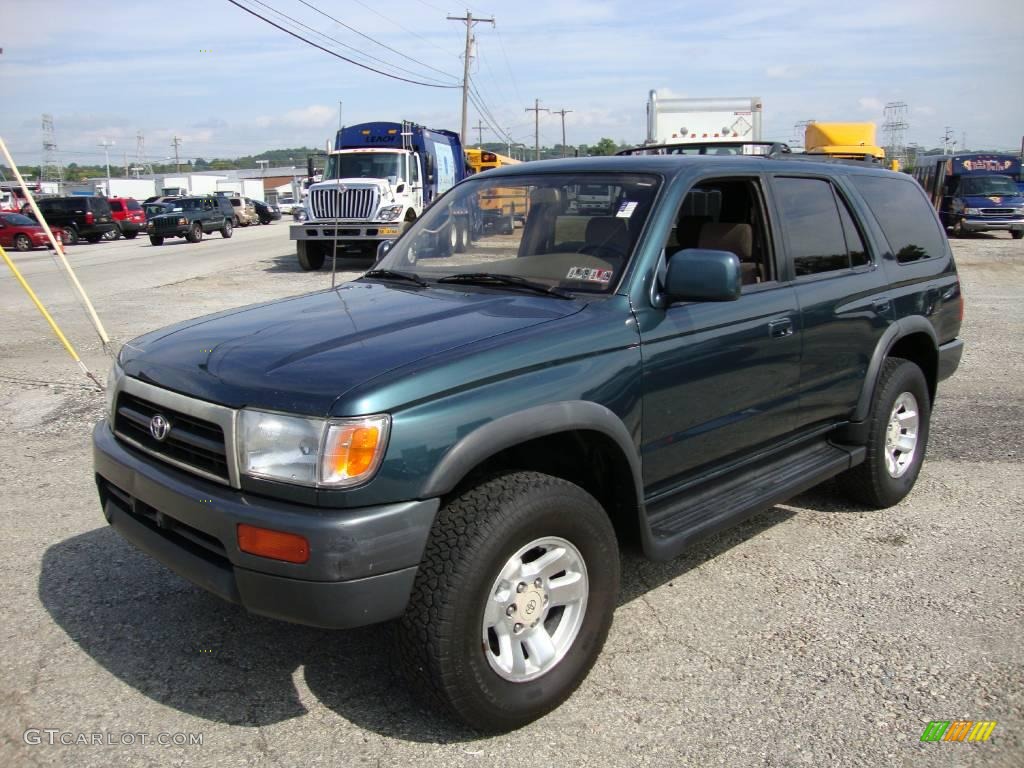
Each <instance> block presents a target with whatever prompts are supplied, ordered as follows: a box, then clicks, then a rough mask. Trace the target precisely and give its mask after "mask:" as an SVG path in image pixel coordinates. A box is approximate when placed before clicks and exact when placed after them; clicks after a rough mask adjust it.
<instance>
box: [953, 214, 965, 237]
mask: <svg viewBox="0 0 1024 768" xmlns="http://www.w3.org/2000/svg"><path fill="white" fill-rule="evenodd" d="M966 234H967V232H966V231H965V230H964V220H963V219H960V218H958V219H957V220H956V221H954V222H953V232H952V235H953V237H963V236H964V235H966Z"/></svg>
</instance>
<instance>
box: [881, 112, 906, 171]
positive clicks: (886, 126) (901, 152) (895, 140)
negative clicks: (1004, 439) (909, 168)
mask: <svg viewBox="0 0 1024 768" xmlns="http://www.w3.org/2000/svg"><path fill="white" fill-rule="evenodd" d="M884 114H885V122H884V123H882V134H883V135H884V136H885V156H886V157H887V158H888V159H890V160H899V162H900V165H901V166H903V165H906V163H907V144H906V135H907V128H908V124H907V104H906V102H903V101H890V102H889V103H888V104H886V105H885V113H884Z"/></svg>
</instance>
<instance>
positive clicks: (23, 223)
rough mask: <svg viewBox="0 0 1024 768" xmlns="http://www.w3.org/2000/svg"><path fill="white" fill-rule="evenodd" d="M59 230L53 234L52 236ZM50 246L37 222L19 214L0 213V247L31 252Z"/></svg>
mask: <svg viewBox="0 0 1024 768" xmlns="http://www.w3.org/2000/svg"><path fill="white" fill-rule="evenodd" d="M58 232H60V230H57V231H55V232H54V236H57V233H58ZM49 244H50V239H49V238H48V237H47V236H46V230H44V229H43V228H42V227H41V226H39V222H37V221H36V220H35V219H30V218H29V217H28V216H22V215H21V214H20V213H0V245H2V246H3V247H4V248H14V249H15V250H17V251H31V250H32V249H33V248H44V247H46V246H48V245H49Z"/></svg>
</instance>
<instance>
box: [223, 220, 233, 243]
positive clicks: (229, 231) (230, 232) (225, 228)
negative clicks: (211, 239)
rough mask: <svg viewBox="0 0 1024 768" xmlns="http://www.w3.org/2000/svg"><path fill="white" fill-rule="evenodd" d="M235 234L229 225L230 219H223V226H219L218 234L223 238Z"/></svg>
mask: <svg viewBox="0 0 1024 768" xmlns="http://www.w3.org/2000/svg"><path fill="white" fill-rule="evenodd" d="M233 234H235V228H234V227H233V226H232V225H231V222H230V221H227V220H225V221H224V226H223V227H221V228H220V236H221V237H223V238H224V239H225V240H226V239H227V238H229V237H231V236H232V235H233Z"/></svg>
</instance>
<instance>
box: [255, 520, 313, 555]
mask: <svg viewBox="0 0 1024 768" xmlns="http://www.w3.org/2000/svg"><path fill="white" fill-rule="evenodd" d="M238 548H239V549H240V550H242V551H243V552H248V553H249V554H250V555H257V556H259V557H269V558H270V559H271V560H283V561H284V562H286V563H305V562H306V561H308V560H309V542H308V541H306V539H305V537H304V536H299V535H298V534H295V533H285V532H283V531H272V530H271V529H269V528H257V527H256V526H255V525H246V524H245V523H239V524H238Z"/></svg>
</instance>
